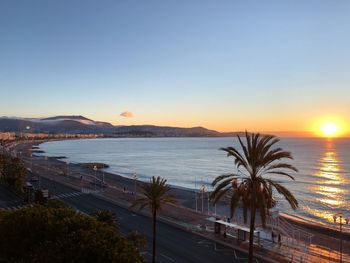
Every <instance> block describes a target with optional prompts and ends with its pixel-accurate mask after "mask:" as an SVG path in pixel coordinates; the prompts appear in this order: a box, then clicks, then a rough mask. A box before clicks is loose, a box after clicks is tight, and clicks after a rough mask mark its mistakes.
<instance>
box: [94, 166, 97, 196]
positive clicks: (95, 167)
mask: <svg viewBox="0 0 350 263" xmlns="http://www.w3.org/2000/svg"><path fill="white" fill-rule="evenodd" d="M93 169H94V171H95V179H94V181H95V191H96V172H97V166H96V165H94V168H93Z"/></svg>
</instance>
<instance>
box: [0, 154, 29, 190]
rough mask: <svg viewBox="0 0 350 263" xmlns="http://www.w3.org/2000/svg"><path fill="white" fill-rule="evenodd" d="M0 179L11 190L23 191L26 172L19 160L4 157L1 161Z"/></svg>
mask: <svg viewBox="0 0 350 263" xmlns="http://www.w3.org/2000/svg"><path fill="white" fill-rule="evenodd" d="M1 162H2V164H1V166H2V167H1V168H2V179H3V180H4V181H5V183H6V184H7V185H8V186H10V187H11V188H13V189H15V190H18V191H23V184H24V182H25V177H26V175H27V170H26V168H25V167H24V165H23V163H22V161H21V160H20V159H19V158H13V157H11V156H4V157H3V158H2V160H1Z"/></svg>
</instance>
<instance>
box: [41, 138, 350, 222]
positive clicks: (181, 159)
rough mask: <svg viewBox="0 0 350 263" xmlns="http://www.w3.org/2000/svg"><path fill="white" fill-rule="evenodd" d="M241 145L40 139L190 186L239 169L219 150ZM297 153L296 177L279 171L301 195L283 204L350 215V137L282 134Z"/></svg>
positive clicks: (56, 151)
mask: <svg viewBox="0 0 350 263" xmlns="http://www.w3.org/2000/svg"><path fill="white" fill-rule="evenodd" d="M228 146H233V147H237V148H239V143H238V140H237V139H236V138H120V139H119V138H118V139H89V140H66V141H52V142H46V143H43V144H41V145H40V148H41V149H42V150H43V151H45V155H48V156H66V157H67V159H68V160H69V161H70V162H75V163H78V162H102V163H105V164H108V165H109V166H110V167H109V168H108V169H106V170H107V171H108V172H111V173H115V174H119V175H122V176H126V177H133V176H134V175H135V174H136V176H137V177H138V178H139V179H140V180H148V178H150V177H151V176H161V177H164V178H166V179H167V180H168V182H169V183H170V184H172V185H175V186H179V187H185V188H190V189H194V188H197V189H198V188H199V187H200V186H201V185H203V184H204V185H207V186H208V187H210V186H209V185H210V183H211V182H212V180H213V179H214V178H215V177H216V176H218V175H221V174H226V173H235V172H237V170H236V169H235V167H234V162H233V161H234V160H233V158H232V157H227V156H226V153H225V152H224V151H222V150H219V149H220V148H222V147H228ZM278 146H279V147H282V148H283V149H284V150H286V151H290V152H291V153H292V155H293V157H294V159H293V160H290V161H289V163H291V164H292V165H294V166H295V167H296V168H297V169H298V170H299V171H298V172H297V173H292V175H293V176H294V177H295V181H292V180H290V179H289V178H287V177H284V176H280V177H278V178H276V177H275V179H276V180H278V181H280V182H281V183H283V184H284V185H285V186H286V187H287V188H288V189H289V190H290V191H291V192H292V193H293V194H294V195H295V196H296V198H297V199H298V201H299V208H298V209H297V210H296V211H292V210H291V209H290V207H289V206H288V203H287V202H286V201H285V200H284V199H283V198H281V197H280V196H278V195H277V197H278V201H279V202H278V209H279V210H280V211H283V212H286V213H291V214H294V215H297V216H299V217H302V218H304V219H307V220H311V221H314V222H319V223H324V224H327V223H331V222H332V215H333V214H334V213H337V212H339V211H343V212H344V214H345V215H347V216H349V217H350V139H345V138H341V139H340V138H337V139H324V138H282V139H281V141H280V142H279V143H278Z"/></svg>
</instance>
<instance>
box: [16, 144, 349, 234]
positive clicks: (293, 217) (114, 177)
mask: <svg viewBox="0 0 350 263" xmlns="http://www.w3.org/2000/svg"><path fill="white" fill-rule="evenodd" d="M62 140H66V139H52V140H40V141H34V142H26V143H27V144H28V143H29V145H28V146H27V147H26V149H22V152H25V151H28V150H29V149H30V148H33V147H34V150H33V151H32V152H33V155H35V151H37V153H39V154H43V155H44V153H45V152H44V151H42V150H40V146H39V145H40V144H42V143H46V142H50V141H62ZM68 140H82V139H68ZM83 140H85V139H83ZM87 140H89V138H87ZM40 156H41V155H37V157H40ZM66 158H67V157H66V156H52V157H49V159H50V160H51V161H53V162H55V163H56V164H57V165H58V166H61V165H62V164H63V165H66V161H65V159H66ZM93 164H95V163H93V162H91V163H70V164H69V166H73V167H75V168H79V169H81V170H82V172H84V173H90V172H92V171H93V170H92V167H90V166H92V165H93ZM96 164H97V163H96ZM103 166H105V168H108V164H102V163H98V167H97V168H98V171H97V174H98V175H99V174H100V173H104V176H105V180H106V182H107V181H111V182H112V183H116V184H119V185H123V187H126V189H128V190H132V189H133V188H134V186H135V179H133V178H130V177H127V176H124V175H122V174H118V173H113V172H107V171H104V170H103V169H102V167H103ZM90 168H91V169H90ZM136 181H137V184H138V185H139V184H142V183H145V182H147V181H143V180H140V179H139V178H138V179H136ZM107 183H108V182H107ZM169 185H170V187H171V189H172V190H171V191H172V192H171V193H172V194H173V195H175V197H176V198H177V199H178V200H180V201H181V202H179V203H180V204H181V205H183V206H185V207H187V208H189V209H195V204H193V199H194V193H195V191H196V190H195V189H191V188H187V187H183V186H178V185H172V184H169ZM199 192H200V191H199V190H197V193H199ZM198 198H199V197H198ZM199 203H200V202H199V201H198V205H199ZM221 205H222V206H224V208H227V206H228V205H227V204H223V203H222V202H221ZM205 210H207V209H206V208H205ZM218 211H222V213H224V214H228V213H229V212H228V211H225V209H222V208H221V209H220V207H219V208H218ZM280 217H282V218H284V219H286V220H287V221H288V222H290V223H292V224H295V225H296V226H298V227H305V228H307V229H310V230H317V231H322V232H323V233H332V236H339V231H338V230H336V229H333V228H330V227H329V226H327V225H326V224H323V223H319V222H314V221H313V220H307V219H305V218H303V217H300V216H298V215H297V214H289V213H284V212H280ZM343 235H345V236H349V237H350V231H347V230H344V229H343Z"/></svg>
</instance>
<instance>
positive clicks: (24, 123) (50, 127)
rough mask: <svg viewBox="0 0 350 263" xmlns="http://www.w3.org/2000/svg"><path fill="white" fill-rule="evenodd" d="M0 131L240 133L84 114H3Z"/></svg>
mask: <svg viewBox="0 0 350 263" xmlns="http://www.w3.org/2000/svg"><path fill="white" fill-rule="evenodd" d="M0 131H3V132H22V133H24V132H27V133H54V134H57V133H71V134H90V133H96V134H103V135H104V136H106V137H223V136H234V135H236V134H240V133H241V132H232V133H221V132H219V131H215V130H210V129H207V128H204V127H201V126H196V127H189V128H186V127H172V126H157V125H118V126H115V125H112V124H111V123H108V122H101V121H94V120H91V119H89V118H86V117H84V116H82V115H59V116H54V117H47V118H18V117H5V116H3V117H0Z"/></svg>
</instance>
